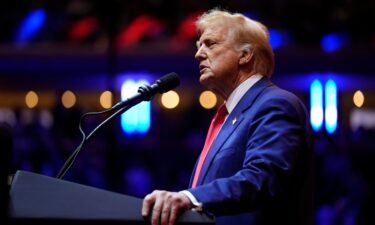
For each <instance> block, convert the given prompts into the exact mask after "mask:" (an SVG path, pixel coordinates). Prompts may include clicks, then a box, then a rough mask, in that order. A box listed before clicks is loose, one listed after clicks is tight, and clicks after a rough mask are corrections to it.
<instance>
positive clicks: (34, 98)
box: [25, 91, 39, 109]
mask: <svg viewBox="0 0 375 225" xmlns="http://www.w3.org/2000/svg"><path fill="white" fill-rule="evenodd" d="M38 100H39V98H38V95H37V94H36V93H35V92H34V91H29V92H27V94H26V97H25V102H26V105H27V107H29V108H30V109H32V108H34V107H35V106H36V105H38Z"/></svg>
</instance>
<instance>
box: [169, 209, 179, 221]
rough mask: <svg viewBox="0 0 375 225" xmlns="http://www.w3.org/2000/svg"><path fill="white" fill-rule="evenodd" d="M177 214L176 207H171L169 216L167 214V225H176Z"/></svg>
mask: <svg viewBox="0 0 375 225" xmlns="http://www.w3.org/2000/svg"><path fill="white" fill-rule="evenodd" d="M178 213H179V207H178V205H172V207H171V210H170V214H169V221H168V225H174V224H175V223H176V220H177V215H178Z"/></svg>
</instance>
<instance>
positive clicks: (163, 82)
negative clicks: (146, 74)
mask: <svg viewBox="0 0 375 225" xmlns="http://www.w3.org/2000/svg"><path fill="white" fill-rule="evenodd" d="M178 85H180V79H179V77H178V75H177V73H175V72H171V73H168V74H166V75H164V76H162V77H161V78H159V79H158V80H157V81H155V83H154V84H152V85H150V86H149V85H144V86H140V87H139V89H138V93H137V94H135V95H134V96H132V97H130V98H128V99H126V100H125V101H122V102H119V103H117V104H116V105H114V106H113V107H112V109H113V110H117V109H119V108H122V107H125V106H130V107H131V106H134V105H136V104H138V103H140V102H142V101H150V100H151V98H152V97H153V96H154V95H155V94H157V93H160V94H162V93H165V92H168V91H170V90H172V89H174V88H176V87H177V86H178Z"/></svg>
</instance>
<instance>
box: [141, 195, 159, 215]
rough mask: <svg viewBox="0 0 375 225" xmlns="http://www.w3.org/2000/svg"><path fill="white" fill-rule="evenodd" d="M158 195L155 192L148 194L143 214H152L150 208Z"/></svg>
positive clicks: (143, 205)
mask: <svg viewBox="0 0 375 225" xmlns="http://www.w3.org/2000/svg"><path fill="white" fill-rule="evenodd" d="M155 200H156V197H155V195H154V194H153V193H151V194H148V195H146V197H145V198H144V199H143V204H142V216H143V217H148V216H149V214H150V208H151V206H152V205H153V204H154V203H155Z"/></svg>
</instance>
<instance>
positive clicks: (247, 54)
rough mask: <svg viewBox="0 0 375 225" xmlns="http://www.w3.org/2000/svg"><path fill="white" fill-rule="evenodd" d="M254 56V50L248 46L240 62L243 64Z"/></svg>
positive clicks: (243, 51)
mask: <svg viewBox="0 0 375 225" xmlns="http://www.w3.org/2000/svg"><path fill="white" fill-rule="evenodd" d="M252 57H253V51H252V50H251V49H250V48H246V49H244V50H242V52H241V57H240V60H239V64H240V65H241V66H242V65H245V64H247V63H249V62H250V60H251V58H252Z"/></svg>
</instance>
